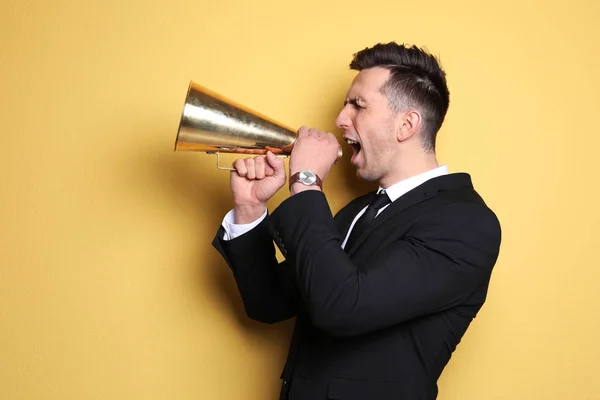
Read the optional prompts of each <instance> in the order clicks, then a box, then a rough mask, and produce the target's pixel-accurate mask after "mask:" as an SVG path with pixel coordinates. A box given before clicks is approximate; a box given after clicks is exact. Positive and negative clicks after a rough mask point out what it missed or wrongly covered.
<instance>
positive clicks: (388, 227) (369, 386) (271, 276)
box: [213, 174, 501, 400]
mask: <svg viewBox="0 0 600 400" xmlns="http://www.w3.org/2000/svg"><path fill="white" fill-rule="evenodd" d="M372 196H373V194H368V195H365V196H362V197H360V198H357V199H355V200H354V201H352V202H351V203H349V204H348V205H347V206H346V207H344V208H343V209H342V210H341V211H340V212H339V213H338V214H337V215H336V216H335V218H334V217H333V216H332V214H331V211H330V209H329V206H328V204H327V200H326V198H325V196H324V194H323V193H321V192H318V191H306V192H302V193H299V194H297V195H294V196H292V197H290V198H289V199H287V200H285V201H284V202H283V203H282V204H281V205H280V206H279V207H278V208H277V209H276V210H275V211H274V212H273V214H272V215H270V216H268V217H267V218H266V219H265V220H264V221H263V222H261V224H260V225H258V226H257V227H256V228H255V229H253V230H252V231H250V232H248V233H246V234H244V235H242V236H240V237H238V238H236V239H233V240H230V241H224V240H222V239H221V238H222V232H219V233H217V237H216V238H215V240H214V242H213V245H214V246H215V247H216V248H217V249H218V251H219V252H220V253H221V254H222V255H223V257H224V258H225V260H226V261H227V263H228V264H229V266H230V267H231V270H232V271H233V274H234V276H235V279H236V282H237V285H238V288H239V291H240V293H241V297H242V299H243V302H244V306H245V310H246V313H247V315H248V316H249V317H250V318H252V319H255V320H258V321H263V322H267V323H274V322H277V321H281V320H285V319H288V318H291V317H293V316H296V317H297V320H296V326H295V330H294V335H293V339H292V343H291V345H290V350H289V355H288V359H287V362H286V365H285V368H284V371H283V373H282V378H283V381H282V391H281V399H289V400H325V399H340V400H342V399H344V400H357V399H361V400H383V399H402V400H421V399H423V400H430V399H435V398H436V397H437V379H438V377H439V376H440V374H441V372H442V370H443V368H444V367H445V366H446V364H447V363H448V361H449V359H450V357H451V354H452V352H453V351H454V349H455V348H456V346H457V344H458V343H459V342H460V339H461V337H462V336H463V334H464V333H465V331H466V329H467V327H468V326H469V324H470V322H471V320H472V319H473V318H474V317H475V315H476V314H477V312H478V311H479V309H480V308H481V306H482V305H483V303H484V301H485V298H486V294H487V289H488V284H489V280H490V275H491V272H492V268H493V266H494V264H495V262H496V259H497V257H498V252H499V247H500V236H501V231H500V225H499V222H498V220H497V218H496V216H495V214H494V213H493V212H492V211H491V210H490V209H489V208H488V207H487V206H486V204H485V203H484V201H483V200H482V199H481V197H480V196H479V195H478V194H477V193H476V191H475V190H474V188H473V186H472V183H471V179H470V177H469V175H467V174H451V175H445V176H441V177H438V178H434V179H432V180H429V181H427V182H426V183H424V184H422V185H421V186H419V187H417V188H415V189H413V190H412V191H410V192H408V193H407V194H405V195H403V196H402V197H400V198H399V199H397V200H396V201H394V202H393V203H392V204H391V205H390V206H389V207H388V208H386V209H385V210H384V211H383V212H382V213H381V214H380V215H379V216H378V217H377V218H376V219H375V221H374V223H373V225H372V226H371V227H370V228H369V229H368V230H367V231H366V232H365V233H364V234H363V235H362V236H361V237H360V238H359V239H358V240H357V241H356V243H355V244H354V246H353V248H351V249H346V250H344V249H342V248H341V243H342V241H343V239H344V237H345V235H346V232H347V230H348V228H349V227H350V224H351V222H352V220H353V219H354V217H355V216H356V214H357V213H358V212H359V211H360V210H361V209H362V208H363V207H364V206H366V205H367V204H368V202H369V200H370V199H371V197H372ZM273 239H274V240H275V243H276V244H277V245H278V247H279V248H280V250H281V252H282V254H283V255H284V257H285V258H286V261H285V262H283V263H281V264H278V262H277V259H276V256H275V248H274V246H273Z"/></svg>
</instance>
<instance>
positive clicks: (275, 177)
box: [230, 151, 286, 224]
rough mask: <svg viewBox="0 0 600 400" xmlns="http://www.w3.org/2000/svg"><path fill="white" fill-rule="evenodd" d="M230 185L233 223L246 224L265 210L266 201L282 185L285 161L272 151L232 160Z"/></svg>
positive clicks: (283, 182) (284, 177)
mask: <svg viewBox="0 0 600 400" xmlns="http://www.w3.org/2000/svg"><path fill="white" fill-rule="evenodd" d="M233 167H234V168H235V169H236V170H235V171H231V176H230V186H231V192H232V193H233V202H234V214H235V223H236V224H248V223H250V222H253V221H255V220H257V219H258V218H259V217H260V216H261V215H263V214H264V212H265V210H266V208H267V201H268V200H269V199H270V198H271V197H273V196H274V195H275V193H277V191H278V190H279V189H281V187H282V186H283V185H285V180H286V176H285V165H284V162H283V160H281V159H279V158H277V157H276V156H275V155H274V154H273V153H272V152H270V151H269V152H267V155H266V157H263V156H257V157H254V158H245V159H242V158H240V159H238V160H236V161H235V162H234V163H233Z"/></svg>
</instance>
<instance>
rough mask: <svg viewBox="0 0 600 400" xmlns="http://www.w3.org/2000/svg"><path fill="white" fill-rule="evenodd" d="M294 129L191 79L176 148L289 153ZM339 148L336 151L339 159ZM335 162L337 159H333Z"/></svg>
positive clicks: (284, 154)
mask: <svg viewBox="0 0 600 400" xmlns="http://www.w3.org/2000/svg"><path fill="white" fill-rule="evenodd" d="M296 137H297V134H296V132H295V131H294V130H293V129H291V128H289V127H287V126H285V125H282V124H280V123H279V122H276V121H274V120H272V119H270V118H268V117H266V116H264V115H262V114H260V113H258V112H256V111H253V110H251V109H249V108H247V107H244V106H242V105H240V104H237V103H236V102H234V101H232V100H229V99H226V98H225V97H223V96H221V95H219V94H218V93H215V92H213V91H212V90H210V89H207V88H205V87H203V86H201V85H199V84H197V83H195V82H193V81H191V82H190V85H189V88H188V92H187V96H186V98H185V104H184V107H183V112H182V114H181V121H180V122H179V129H178V130H177V138H176V140H175V151H201V152H205V153H207V154H216V155H217V167H218V168H219V169H225V170H234V169H235V168H226V167H221V165H220V163H219V154H220V153H240V154H266V153H267V151H269V150H270V151H271V152H273V154H275V155H278V156H289V155H290V154H291V152H292V149H293V147H294V142H295V141H296ZM341 157H342V148H341V147H340V149H339V151H338V158H337V160H339V159H340V158H341ZM336 162H337V161H336Z"/></svg>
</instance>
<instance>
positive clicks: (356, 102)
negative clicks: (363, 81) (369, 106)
mask: <svg viewBox="0 0 600 400" xmlns="http://www.w3.org/2000/svg"><path fill="white" fill-rule="evenodd" d="M348 104H352V107H354V108H355V109H357V110H362V109H364V108H365V107H363V106H362V105H361V104H360V99H358V98H354V99H350V100H346V101H345V102H344V107H345V106H346V105H348Z"/></svg>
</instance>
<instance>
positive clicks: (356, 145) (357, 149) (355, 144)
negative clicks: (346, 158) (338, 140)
mask: <svg viewBox="0 0 600 400" xmlns="http://www.w3.org/2000/svg"><path fill="white" fill-rule="evenodd" d="M346 143H348V144H349V145H350V147H352V150H354V155H357V154H358V153H359V152H360V143H358V142H356V141H354V140H350V139H346Z"/></svg>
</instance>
